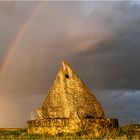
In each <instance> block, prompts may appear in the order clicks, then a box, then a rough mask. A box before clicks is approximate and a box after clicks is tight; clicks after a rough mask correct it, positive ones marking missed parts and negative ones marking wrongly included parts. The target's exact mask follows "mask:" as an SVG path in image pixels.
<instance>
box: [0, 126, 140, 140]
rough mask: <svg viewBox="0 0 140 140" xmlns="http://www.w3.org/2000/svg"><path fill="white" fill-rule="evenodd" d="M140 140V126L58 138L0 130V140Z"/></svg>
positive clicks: (78, 133) (68, 134) (58, 136)
mask: <svg viewBox="0 0 140 140" xmlns="http://www.w3.org/2000/svg"><path fill="white" fill-rule="evenodd" d="M49 138H50V139H51V138H52V139H54V138H62V139H66V138H67V139H68V138H69V139H83V138H84V139H94V138H95V139H123V140H125V139H126V140H127V139H140V124H133V125H126V126H123V127H120V128H118V129H113V130H111V131H110V130H108V129H106V130H105V131H104V132H101V133H100V134H99V135H98V136H97V135H95V134H94V133H89V132H86V130H81V131H79V132H77V133H76V134H70V133H67V134H65V133H59V134H57V135H56V136H51V135H37V134H28V133H27V129H19V130H7V129H3V130H2V129H0V139H49Z"/></svg>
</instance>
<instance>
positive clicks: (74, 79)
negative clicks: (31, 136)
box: [27, 61, 118, 135]
mask: <svg viewBox="0 0 140 140" xmlns="http://www.w3.org/2000/svg"><path fill="white" fill-rule="evenodd" d="M36 112H37V114H38V117H37V119H35V120H29V121H27V123H28V132H29V133H37V134H51V135H56V134H59V133H76V132H79V131H81V130H82V131H83V128H84V130H86V131H88V133H89V132H93V133H95V132H96V133H97V132H100V131H101V130H103V128H108V127H109V128H111V129H112V128H114V127H115V128H116V127H118V120H117V119H108V118H105V113H104V111H103V108H102V106H101V104H100V103H99V102H98V101H97V99H96V98H95V96H94V95H93V93H92V92H91V91H90V89H89V88H88V87H87V86H86V85H85V84H84V82H83V81H82V80H81V79H80V78H79V76H78V75H77V74H76V73H75V72H74V71H73V70H72V69H71V67H70V66H69V65H68V64H67V63H66V62H64V61H63V62H62V66H61V68H60V70H59V72H58V74H57V75H56V78H55V81H54V83H53V85H52V87H51V88H50V90H49V91H48V94H47V96H46V98H45V100H44V102H43V104H42V106H41V107H40V108H38V109H37V110H36ZM97 128H98V129H99V130H98V129H97Z"/></svg>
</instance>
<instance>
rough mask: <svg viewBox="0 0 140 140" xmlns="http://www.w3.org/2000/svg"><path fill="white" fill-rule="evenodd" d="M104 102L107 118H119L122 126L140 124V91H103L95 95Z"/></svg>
mask: <svg viewBox="0 0 140 140" xmlns="http://www.w3.org/2000/svg"><path fill="white" fill-rule="evenodd" d="M95 95H96V97H97V98H98V99H99V101H100V102H102V105H103V107H104V110H105V112H106V115H107V117H110V118H119V123H120V125H124V124H126V123H132V122H133V123H140V121H139V116H140V112H139V100H140V91H139V90H138V91H127V90H116V91H114V90H112V91H111V90H102V91H98V92H97V93H95Z"/></svg>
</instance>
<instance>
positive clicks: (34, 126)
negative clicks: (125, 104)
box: [27, 118, 119, 135]
mask: <svg viewBox="0 0 140 140" xmlns="http://www.w3.org/2000/svg"><path fill="white" fill-rule="evenodd" d="M27 124H28V133H35V134H46V135H47V134H49V135H57V134H60V133H90V132H91V133H96V134H99V133H100V132H101V131H103V130H105V129H110V130H111V129H113V128H115V129H116V128H118V127H119V125H118V119H110V118H103V119H94V118H85V119H81V120H80V122H78V123H75V122H74V120H72V119H68V118H61V119H60V118H54V119H52V118H50V119H46V120H43V119H42V120H29V121H27Z"/></svg>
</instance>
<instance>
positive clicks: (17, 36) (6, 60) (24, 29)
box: [0, 1, 41, 76]
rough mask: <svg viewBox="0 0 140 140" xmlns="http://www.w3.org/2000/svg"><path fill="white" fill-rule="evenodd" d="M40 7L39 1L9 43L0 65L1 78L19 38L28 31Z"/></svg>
mask: <svg viewBox="0 0 140 140" xmlns="http://www.w3.org/2000/svg"><path fill="white" fill-rule="evenodd" d="M40 5H41V1H39V2H38V3H37V4H36V5H35V6H34V8H33V10H32V12H31V13H30V14H29V16H28V17H27V19H26V21H25V22H24V23H23V25H22V26H21V28H20V29H19V31H18V32H17V34H16V36H15V38H14V39H13V41H12V42H11V45H10V47H9V49H8V51H7V53H6V55H5V58H4V60H3V62H2V65H1V70H0V76H3V75H4V74H5V71H6V69H7V66H8V64H9V63H10V60H11V58H12V56H13V53H14V51H15V50H16V48H17V46H18V45H17V44H18V43H19V42H20V40H21V38H22V37H23V36H24V34H25V32H26V31H27V30H28V28H29V26H30V23H31V21H32V19H33V18H34V17H35V15H36V14H37V12H38V11H39V8H40Z"/></svg>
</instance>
